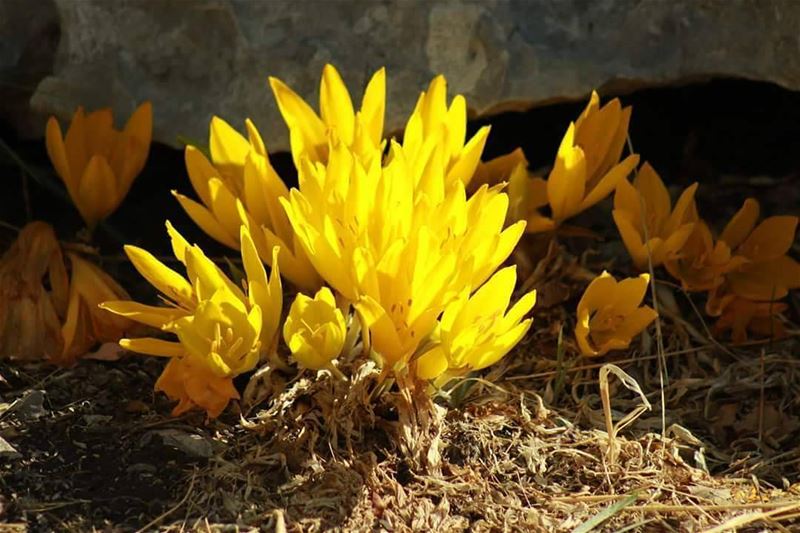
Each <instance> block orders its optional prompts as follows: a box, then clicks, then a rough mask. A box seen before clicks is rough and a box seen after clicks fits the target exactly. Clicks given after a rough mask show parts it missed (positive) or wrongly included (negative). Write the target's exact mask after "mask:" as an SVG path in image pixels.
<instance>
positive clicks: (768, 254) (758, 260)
mask: <svg viewBox="0 0 800 533" xmlns="http://www.w3.org/2000/svg"><path fill="white" fill-rule="evenodd" d="M759 211H760V208H759V205H758V202H757V201H756V200H754V199H752V198H749V199H747V200H746V201H745V202H744V205H743V206H742V208H741V209H740V210H739V212H737V213H736V215H734V217H733V218H732V219H731V221H730V222H729V223H728V225H727V226H726V227H725V230H724V231H723V232H722V235H720V238H719V240H721V241H723V242H724V243H725V244H727V245H728V246H729V247H730V249H731V250H733V255H736V256H741V257H742V258H744V260H745V261H744V262H743V263H742V264H741V265H740V266H739V267H738V268H737V269H736V270H734V271H732V272H730V273H728V274H727V276H726V280H727V282H728V285H729V291H730V292H731V293H733V294H735V295H737V296H739V297H741V298H746V299H748V300H754V301H759V302H768V301H773V300H780V299H781V298H783V297H784V296H786V295H787V294H788V292H789V290H790V289H795V288H797V287H800V264H798V262H797V261H795V260H794V259H792V258H791V257H789V256H788V255H786V254H787V253H788V252H789V250H790V249H791V247H792V243H793V242H794V238H795V232H796V231H797V222H798V219H797V217H794V216H773V217H769V218H766V219H764V220H763V221H761V223H760V224H758V225H756V222H757V221H758V217H759Z"/></svg>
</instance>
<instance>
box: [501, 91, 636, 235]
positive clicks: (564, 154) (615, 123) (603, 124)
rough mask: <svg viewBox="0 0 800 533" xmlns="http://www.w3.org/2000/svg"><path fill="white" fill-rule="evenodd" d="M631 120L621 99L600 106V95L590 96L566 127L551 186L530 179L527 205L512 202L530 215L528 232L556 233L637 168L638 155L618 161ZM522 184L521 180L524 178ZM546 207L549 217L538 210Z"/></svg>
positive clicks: (548, 179) (549, 182)
mask: <svg viewBox="0 0 800 533" xmlns="http://www.w3.org/2000/svg"><path fill="white" fill-rule="evenodd" d="M630 116H631V108H630V107H625V108H623V107H622V105H621V104H620V101H619V99H617V98H615V99H613V100H611V101H610V102H609V103H607V104H606V105H605V106H603V107H600V98H599V96H597V93H595V92H592V97H591V99H590V100H589V104H588V105H587V106H586V109H584V111H583V113H581V116H580V117H578V120H577V121H576V122H575V123H570V125H569V128H567V133H566V134H565V135H564V138H563V140H562V141H561V145H560V146H559V148H558V154H557V155H556V160H555V163H554V164H553V169H552V170H551V171H550V175H549V176H548V178H547V181H545V180H543V179H542V178H533V179H531V180H530V184H529V186H530V187H531V188H532V189H533V192H532V193H530V194H528V195H526V200H525V201H524V203H520V201H519V200H518V199H517V198H512V200H511V204H512V205H517V207H516V209H517V210H518V212H519V213H520V214H527V218H525V220H527V221H528V226H527V231H528V232H530V233H536V232H542V231H552V230H554V229H556V228H557V227H558V226H559V225H561V223H563V222H564V221H565V220H567V219H568V218H571V217H574V216H575V215H577V214H578V213H580V212H582V211H584V210H586V209H588V208H590V207H592V206H593V205H595V204H596V203H598V202H599V201H601V200H603V199H604V198H606V197H607V196H608V195H609V194H611V192H612V191H613V190H614V188H615V187H616V186H617V184H618V183H620V182H621V181H622V180H624V179H625V178H626V177H627V176H628V174H630V173H631V171H632V170H633V169H634V168H636V165H637V164H638V163H639V156H638V155H635V154H632V155H629V156H628V157H626V158H625V159H624V160H623V161H622V162H620V160H619V159H620V157H621V156H622V150H623V148H624V146H625V138H626V136H627V134H628V122H629V121H630ZM518 181H520V182H521V181H522V180H521V177H520V179H518ZM517 191H519V189H517ZM516 194H520V193H519V192H516ZM545 205H549V206H550V211H551V216H549V217H547V216H544V215H542V214H540V213H539V212H538V211H537V209H538V208H539V207H543V206H545Z"/></svg>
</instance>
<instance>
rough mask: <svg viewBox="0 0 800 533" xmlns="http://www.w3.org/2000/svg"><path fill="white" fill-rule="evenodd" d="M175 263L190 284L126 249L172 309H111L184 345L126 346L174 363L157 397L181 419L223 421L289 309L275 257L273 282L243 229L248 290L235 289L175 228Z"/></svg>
mask: <svg viewBox="0 0 800 533" xmlns="http://www.w3.org/2000/svg"><path fill="white" fill-rule="evenodd" d="M167 232H168V233H169V236H170V239H171V242H172V250H173V253H174V255H175V258H176V259H177V260H178V261H179V262H180V263H181V264H182V265H183V266H184V267H185V269H186V277H184V276H182V275H180V274H179V273H178V272H175V271H174V270H172V269H171V268H169V267H168V266H166V265H165V264H164V263H162V262H161V261H159V260H158V259H156V258H155V257H154V256H153V255H152V254H150V253H149V252H147V251H146V250H143V249H141V248H138V247H136V246H126V247H125V252H126V253H127V254H128V258H129V259H130V261H131V263H133V266H134V267H135V268H136V270H138V271H139V273H140V274H141V275H142V277H144V278H145V279H146V280H147V281H148V282H150V284H151V285H153V286H154V287H155V288H156V289H158V291H159V292H160V293H161V294H162V296H163V297H164V300H165V302H166V303H167V304H168V305H167V306H149V305H144V304H140V303H137V302H132V301H127V300H116V301H107V302H104V303H102V304H101V306H102V308H103V309H106V310H107V311H110V312H112V313H114V314H115V315H119V316H122V317H125V318H128V319H130V320H134V321H136V322H140V323H142V324H145V325H147V326H151V327H154V328H158V329H160V330H162V331H164V332H166V333H169V334H172V335H174V336H175V337H176V340H174V341H167V340H163V339H159V338H149V337H144V338H133V339H122V340H121V341H120V345H121V346H123V347H124V348H127V349H129V350H131V351H134V352H139V353H143V354H149V355H159V356H165V357H169V358H170V361H169V363H168V364H167V366H166V368H165V370H164V373H163V374H162V375H161V378H159V380H158V382H157V383H156V389H157V390H161V391H164V392H165V393H166V394H167V396H169V397H170V398H172V399H173V400H178V402H179V403H178V405H177V406H176V407H175V409H174V411H173V413H174V414H176V415H177V414H180V413H182V412H184V411H186V410H188V409H191V408H193V407H200V408H202V409H205V410H206V412H207V413H208V414H209V416H211V417H216V416H218V415H219V413H221V412H222V410H223V409H224V408H225V406H226V405H227V404H228V402H229V401H230V400H231V399H235V398H238V397H239V394H238V392H237V391H236V389H235V388H234V386H233V378H234V377H236V376H238V375H239V374H241V373H243V372H247V371H249V370H252V369H253V368H255V366H256V364H257V363H258V362H259V361H260V360H261V359H262V357H264V356H266V355H267V354H268V353H269V352H270V351H271V350H274V346H275V341H276V338H277V332H278V328H279V324H280V316H281V308H282V305H283V290H282V288H281V279H280V272H279V270H278V267H277V264H278V263H277V260H276V257H277V255H278V249H277V248H275V249H274V250H273V264H274V265H275V266H274V267H273V269H272V273H271V275H270V276H269V278H268V277H267V274H266V271H265V270H264V265H263V264H262V262H261V260H260V258H259V256H258V252H257V251H256V248H255V244H254V243H253V239H252V238H251V236H250V232H249V230H248V229H247V227H245V226H242V227H241V233H240V235H241V236H240V246H241V250H242V263H243V264H244V269H245V274H246V280H245V281H246V283H245V287H246V288H245V289H244V290H243V289H242V288H240V287H239V286H237V285H236V284H235V283H233V282H232V281H231V280H230V279H229V278H228V277H227V276H226V275H225V273H223V272H222V270H221V269H220V268H219V267H218V266H217V265H215V264H214V262H213V261H211V260H210V259H209V258H208V257H206V255H205V254H204V253H203V251H202V250H201V249H200V248H199V247H198V246H196V245H194V246H192V245H190V244H189V243H188V242H187V241H186V240H185V239H184V238H183V236H182V235H181V234H180V233H178V231H177V230H176V229H175V228H174V227H172V225H171V224H170V223H169V222H167Z"/></svg>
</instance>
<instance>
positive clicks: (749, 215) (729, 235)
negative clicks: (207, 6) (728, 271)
mask: <svg viewBox="0 0 800 533" xmlns="http://www.w3.org/2000/svg"><path fill="white" fill-rule="evenodd" d="M760 210H761V209H760V207H759V205H758V201H757V200H755V199H753V198H748V199H747V200H745V201H744V204H743V205H742V207H741V209H739V211H738V212H737V213H736V214H735V215H733V218H731V220H730V222H728V225H727V226H725V229H724V230H723V231H722V235H720V237H719V240H721V241H724V242H725V243H726V244H727V245H728V246H730V248H731V250H735V249H736V248H737V247H738V246H739V245H740V244H741V243H742V242H743V241H744V240H745V239H746V238H747V236H748V235H750V233H751V232H752V231H753V228H755V227H756V221H757V220H758V216H759V214H760Z"/></svg>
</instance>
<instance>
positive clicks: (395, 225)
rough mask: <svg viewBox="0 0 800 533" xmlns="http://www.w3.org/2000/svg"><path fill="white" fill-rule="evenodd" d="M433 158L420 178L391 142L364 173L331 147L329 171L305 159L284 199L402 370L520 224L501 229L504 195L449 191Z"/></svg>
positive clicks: (337, 284)
mask: <svg viewBox="0 0 800 533" xmlns="http://www.w3.org/2000/svg"><path fill="white" fill-rule="evenodd" d="M439 161H440V163H439V164H437V163H436V162H435V161H432V162H431V164H427V165H424V166H423V168H424V169H425V170H424V171H423V172H422V175H421V176H419V181H418V182H416V183H415V181H416V179H409V169H410V168H412V167H413V166H414V165H415V164H416V162H415V161H414V160H413V159H412V158H410V157H408V156H407V154H406V153H405V150H404V149H403V148H402V147H401V146H400V145H398V144H396V143H392V145H391V148H390V154H389V157H388V158H387V163H386V165H385V166H381V162H380V161H379V160H377V159H373V160H372V161H371V162H370V164H369V166H368V167H367V168H365V167H364V166H362V162H361V160H359V159H358V158H357V157H355V155H354V154H352V152H350V151H349V150H348V149H347V147H346V146H344V145H343V143H336V142H335V140H332V142H331V148H330V158H329V161H328V164H327V165H325V166H323V165H321V164H317V165H314V164H312V163H311V162H310V161H308V160H305V161H304V163H303V164H302V165H301V167H300V169H299V180H300V190H299V191H298V190H292V191H291V193H290V195H289V199H288V200H285V199H284V200H282V202H283V204H284V206H285V208H286V212H287V214H288V216H289V220H290V221H291V222H292V226H293V227H294V229H295V232H296V233H297V235H298V237H299V239H300V242H301V243H302V245H303V247H304V248H305V250H306V252H307V254H308V256H309V258H310V259H311V262H312V263H313V264H314V266H315V268H316V269H317V271H318V272H319V273H320V275H321V276H322V277H323V278H324V279H325V281H326V282H327V283H328V284H329V285H330V286H331V287H332V288H334V289H335V290H336V291H338V292H339V293H340V294H341V295H342V296H343V297H344V298H345V299H347V300H349V301H350V302H352V303H354V304H355V307H356V310H357V312H358V314H359V316H360V318H361V320H362V323H363V325H364V326H365V331H367V330H368V332H369V340H370V342H371V346H372V348H373V350H374V351H375V352H377V353H378V354H379V355H380V357H381V358H382V360H383V361H384V362H385V363H387V364H389V365H390V366H393V365H395V364H397V363H400V367H402V366H404V365H405V363H407V362H408V360H409V358H410V357H411V355H412V354H413V353H414V351H415V350H416V348H417V347H418V346H419V344H420V342H422V341H424V340H425V338H426V337H427V336H428V335H429V334H430V332H431V331H432V330H433V328H434V327H435V325H436V318H437V317H438V316H439V314H441V312H442V311H443V310H444V307H445V306H446V305H447V304H448V303H449V302H450V301H451V300H452V299H454V298H455V297H456V296H457V295H458V294H459V293H460V292H461V291H462V290H463V289H464V288H465V287H469V288H474V287H478V286H480V285H481V284H482V283H483V282H484V281H485V280H486V279H487V278H488V277H489V276H491V274H492V273H493V272H494V270H495V269H496V268H497V267H498V266H499V265H500V263H502V262H503V261H504V260H505V259H506V258H507V257H508V256H509V254H510V253H511V251H512V250H513V248H514V246H515V245H516V243H517V242H518V240H519V238H520V236H521V235H522V232H523V230H524V222H520V223H517V224H514V225H512V226H510V227H508V228H506V229H504V228H503V226H504V223H505V217H506V210H507V208H508V198H507V196H506V195H505V194H504V193H502V191H501V188H500V187H493V188H489V187H487V186H485V185H484V186H483V187H481V188H480V189H479V190H478V192H476V193H475V194H474V195H472V197H470V198H469V199H467V197H466V193H465V191H464V185H463V183H462V182H461V181H460V180H457V181H456V183H455V184H454V185H453V187H450V188H446V187H445V183H446V179H445V176H446V171H445V168H444V165H443V164H441V160H439Z"/></svg>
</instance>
